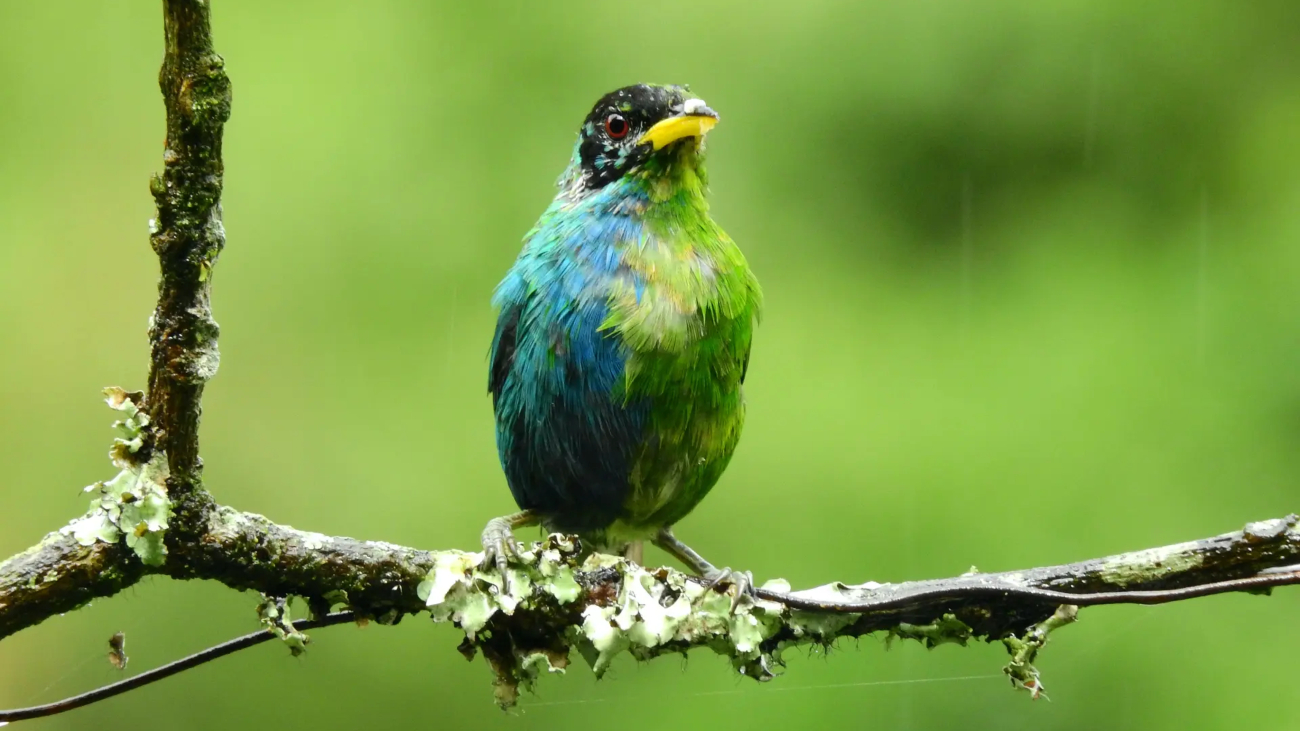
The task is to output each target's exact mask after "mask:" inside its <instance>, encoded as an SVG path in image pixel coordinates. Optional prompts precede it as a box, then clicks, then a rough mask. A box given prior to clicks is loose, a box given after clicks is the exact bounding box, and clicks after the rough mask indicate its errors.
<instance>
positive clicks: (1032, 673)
mask: <svg viewBox="0 0 1300 731" xmlns="http://www.w3.org/2000/svg"><path fill="white" fill-rule="evenodd" d="M1078 618H1079V608H1078V607H1076V606H1074V605H1073V604H1062V605H1061V606H1059V607H1057V608H1056V611H1055V612H1054V613H1053V614H1052V616H1050V617H1048V618H1047V619H1045V620H1043V621H1042V622H1039V623H1038V624H1036V625H1034V626H1033V627H1030V628H1029V630H1028V631H1027V632H1025V634H1024V636H1023V637H1016V636H1015V635H1010V636H1007V637H1003V638H1002V644H1003V645H1005V646H1006V648H1007V652H1009V653H1011V662H1009V663H1007V666H1006V667H1004V668H1002V672H1004V673H1006V674H1007V677H1009V678H1010V679H1011V685H1013V686H1014V687H1016V688H1017V689H1019V690H1026V691H1029V697H1030V698H1032V699H1034V700H1037V699H1038V698H1039V696H1042V697H1043V698H1047V691H1046V690H1045V689H1044V688H1043V680H1042V678H1041V677H1040V676H1039V672H1038V668H1036V667H1034V660H1035V659H1036V658H1037V657H1038V651H1039V650H1041V649H1042V648H1043V645H1045V644H1047V636H1048V635H1050V634H1051V633H1052V631H1053V630H1056V629H1059V628H1061V627H1064V626H1065V625H1067V624H1070V623H1071V622H1074V621H1075V620H1076V619H1078Z"/></svg>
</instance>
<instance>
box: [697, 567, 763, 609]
mask: <svg viewBox="0 0 1300 731" xmlns="http://www.w3.org/2000/svg"><path fill="white" fill-rule="evenodd" d="M700 578H702V579H704V584H705V586H707V587H708V588H710V589H713V590H715V591H726V590H727V589H729V588H730V587H733V586H734V587H735V588H736V593H735V595H734V596H732V597H731V613H732V614H735V613H736V609H737V608H738V607H739V606H740V604H741V602H748V603H750V604H753V603H754V601H755V600H757V599H758V595H757V594H756V593H755V590H754V574H752V573H750V572H749V571H733V570H732V569H731V567H729V566H728V567H723V568H720V569H718V568H715V569H713V570H712V571H708V572H705V573H704V574H703V575H702V576H701V577H700Z"/></svg>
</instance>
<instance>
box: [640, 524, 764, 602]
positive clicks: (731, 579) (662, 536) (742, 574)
mask: <svg viewBox="0 0 1300 731" xmlns="http://www.w3.org/2000/svg"><path fill="white" fill-rule="evenodd" d="M651 541H652V542H653V543H654V544H655V545H656V546H658V547H660V548H662V549H663V550H665V551H667V552H668V553H669V554H671V555H672V556H673V557H674V558H676V559H677V560H678V561H681V562H682V563H684V564H686V565H687V566H689V567H690V569H691V571H694V572H695V573H696V575H698V576H699V577H700V578H702V579H704V580H705V581H706V582H708V585H709V588H714V587H716V586H719V585H721V584H724V583H725V584H732V585H734V586H735V587H736V595H735V596H734V597H733V598H732V600H731V611H733V612H734V611H736V607H737V606H739V604H740V601H741V597H747V598H749V599H751V600H752V599H753V598H754V576H753V574H751V573H749V572H748V571H732V570H731V568H730V567H724V568H718V567H716V566H714V565H713V564H711V563H709V562H708V561H706V560H704V557H703V556H701V555H700V554H698V553H696V552H695V549H693V548H691V547H690V546H688V545H686V544H685V543H682V542H681V539H679V538H678V537H677V536H675V535H673V529H672V528H670V527H668V526H664V527H663V528H660V529H659V533H658V534H657V535H655V537H654V538H653V539H651Z"/></svg>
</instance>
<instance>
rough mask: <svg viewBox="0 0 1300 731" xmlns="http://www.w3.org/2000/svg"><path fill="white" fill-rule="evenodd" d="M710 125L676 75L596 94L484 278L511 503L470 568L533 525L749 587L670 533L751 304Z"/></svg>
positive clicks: (699, 474)
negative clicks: (557, 165) (538, 196)
mask: <svg viewBox="0 0 1300 731" xmlns="http://www.w3.org/2000/svg"><path fill="white" fill-rule="evenodd" d="M718 120H719V117H718V114H717V113H716V112H715V111H714V110H713V109H711V108H710V107H709V106H708V105H707V104H706V103H705V102H704V100H702V99H700V98H698V97H696V96H694V95H693V94H692V93H691V91H690V89H689V87H688V86H685V85H667V84H636V85H633V86H627V87H624V88H621V89H617V90H615V91H612V92H610V93H608V94H606V95H604V96H603V97H601V98H600V99H599V100H598V101H597V102H596V104H595V106H594V107H592V109H591V112H590V113H589V114H588V115H587V116H586V118H585V119H584V120H583V122H582V125H581V127H580V128H579V131H578V138H577V142H576V143H575V145H574V147H573V154H572V156H571V158H570V161H569V163H568V166H567V167H566V168H565V169H564V172H563V173H562V174H561V175H560V177H559V179H558V181H557V183H556V185H557V187H558V188H559V191H558V193H557V194H556V196H555V198H554V200H553V201H552V202H551V203H550V205H549V206H548V207H547V208H546V210H545V211H544V212H543V213H542V214H541V216H540V218H539V219H538V220H537V222H536V224H534V225H533V227H532V229H530V230H529V231H528V232H527V234H526V235H525V236H524V240H523V248H522V250H521V251H520V253H519V255H518V258H517V259H516V260H515V262H514V264H513V266H511V267H510V269H509V271H508V272H507V273H506V275H505V277H504V278H503V279H502V280H501V282H500V284H499V285H498V286H497V288H496V291H495V294H494V296H493V299H492V301H493V305H494V306H495V308H496V309H497V322H496V330H495V333H494V335H493V338H492V344H491V349H490V353H489V358H488V360H489V363H488V371H489V375H488V391H489V393H490V394H491V397H492V406H493V412H494V415H495V422H496V442H497V451H498V454H499V457H500V461H501V466H502V468H503V471H504V472H505V477H506V482H507V483H508V485H509V488H510V492H511V494H512V495H513V496H514V499H515V502H516V504H517V505H518V507H519V509H520V510H519V512H517V513H513V514H510V515H506V516H502V517H499V518H493V519H492V520H491V521H489V522H488V524H487V527H486V528H485V529H484V531H483V534H482V544H483V553H484V555H483V561H482V566H484V567H485V568H490V567H492V566H493V565H495V566H496V568H497V569H499V570H500V572H501V575H502V577H503V578H504V577H505V576H506V569H507V567H508V564H509V561H510V560H512V559H518V558H519V552H520V548H519V545H518V544H517V543H516V542H515V540H514V535H513V529H515V528H520V527H524V526H531V525H541V526H543V527H544V528H545V529H547V530H550V531H555V532H560V533H566V534H576V535H577V536H579V538H580V539H581V541H582V542H583V545H584V547H587V546H590V547H592V548H593V550H600V551H603V552H608V553H624V554H625V555H628V556H635V557H636V559H637V560H638V561H639V560H640V555H639V551H640V548H641V546H642V545H643V543H642V542H643V541H646V540H649V541H651V542H652V543H653V544H654V545H657V546H659V547H660V548H662V549H663V550H664V551H666V552H667V553H669V554H670V555H672V556H674V557H676V558H677V559H678V560H680V561H681V562H682V563H684V564H685V565H686V566H687V567H689V568H690V569H691V570H692V571H693V572H695V573H696V574H697V575H698V576H700V577H701V578H702V579H703V580H705V581H707V582H708V583H709V584H711V585H714V586H717V585H719V584H725V585H726V586H731V585H735V586H736V588H737V591H736V594H735V596H736V597H737V598H739V597H740V596H742V595H744V594H746V593H752V591H753V586H752V581H753V579H752V575H750V574H749V573H748V572H739V571H732V570H731V569H730V568H729V567H728V568H721V569H719V568H717V567H715V566H714V565H713V564H711V563H710V562H708V561H706V560H705V559H704V558H703V557H702V556H700V555H699V554H698V553H696V552H695V551H694V550H692V549H691V548H690V547H689V546H688V545H686V544H685V543H684V542H682V541H681V540H680V539H678V538H677V537H676V535H675V534H674V532H673V526H674V525H675V524H676V523H677V522H678V521H680V520H681V519H682V518H684V517H686V515H687V514H688V513H690V512H691V510H692V509H694V508H695V507H696V505H698V504H699V502H700V501H701V500H702V499H703V498H704V497H705V495H707V494H708V493H709V491H710V490H711V489H712V488H713V486H714V484H715V483H717V481H718V478H719V477H720V476H721V475H722V473H723V470H725V469H726V467H727V464H728V462H729V461H730V460H731V457H732V454H733V452H734V451H735V449H736V445H737V443H738V441H739V439H740V434H741V427H742V425H743V424H744V420H745V400H744V396H743V392H742V386H743V384H744V382H745V376H746V374H747V371H748V369H749V355H750V345H751V341H752V339H753V334H754V329H755V327H756V325H757V323H758V317H759V311H760V309H761V306H762V291H761V289H760V287H759V284H758V280H757V279H756V277H755V276H754V274H753V272H752V271H751V269H750V267H749V264H748V263H747V262H746V260H745V257H744V255H743V254H742V253H741V251H740V249H739V247H737V246H736V244H735V242H733V241H732V240H731V238H730V237H729V236H728V235H727V234H726V233H725V232H724V231H723V230H722V228H721V227H719V226H718V224H717V223H715V222H714V220H713V218H712V217H711V216H710V215H709V206H708V202H707V201H706V200H705V191H706V187H707V183H708V177H707V173H706V171H705V165H704V158H705V154H704V152H705V146H704V142H705V136H706V135H707V134H708V132H709V131H710V130H711V129H712V128H713V127H714V126H715V125H716V124H717V123H718ZM733 608H734V605H733Z"/></svg>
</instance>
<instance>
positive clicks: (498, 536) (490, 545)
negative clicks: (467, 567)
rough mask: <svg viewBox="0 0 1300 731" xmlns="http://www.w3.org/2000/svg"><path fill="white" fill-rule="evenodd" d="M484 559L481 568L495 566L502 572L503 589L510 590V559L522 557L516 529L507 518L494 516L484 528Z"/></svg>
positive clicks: (480, 564)
mask: <svg viewBox="0 0 1300 731" xmlns="http://www.w3.org/2000/svg"><path fill="white" fill-rule="evenodd" d="M482 542H483V560H482V561H481V562H479V568H480V569H491V568H493V567H495V568H496V570H497V571H498V572H499V573H500V574H501V590H502V591H503V592H508V591H509V590H510V587H509V584H508V582H509V580H510V579H509V575H508V574H507V573H506V569H507V568H508V567H509V566H510V561H511V560H512V559H513V560H519V559H520V544H519V543H518V542H517V541H516V540H515V533H514V530H513V529H512V528H511V526H510V521H509V520H507V519H506V518H493V519H492V520H489V521H488V524H487V527H485V528H484V529H483V538H482Z"/></svg>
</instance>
